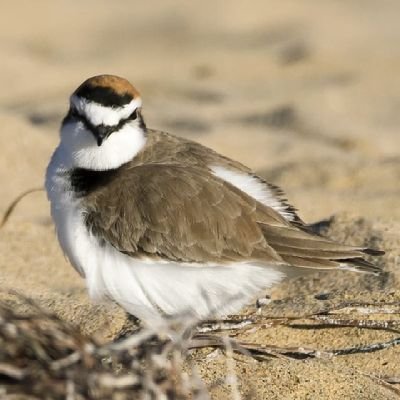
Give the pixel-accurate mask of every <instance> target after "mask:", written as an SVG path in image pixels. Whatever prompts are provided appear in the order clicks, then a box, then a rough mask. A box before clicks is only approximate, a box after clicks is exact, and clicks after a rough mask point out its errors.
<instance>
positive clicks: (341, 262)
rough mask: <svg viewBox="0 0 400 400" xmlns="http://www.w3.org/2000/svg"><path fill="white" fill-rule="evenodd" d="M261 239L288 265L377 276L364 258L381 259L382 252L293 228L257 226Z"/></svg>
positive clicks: (373, 266) (374, 267) (376, 269)
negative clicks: (366, 256)
mask: <svg viewBox="0 0 400 400" xmlns="http://www.w3.org/2000/svg"><path fill="white" fill-rule="evenodd" d="M260 226H261V229H262V231H263V234H264V237H265V239H266V241H267V243H268V245H269V246H271V247H272V248H273V249H274V250H275V251H276V252H277V253H278V254H279V255H280V257H281V258H282V259H283V260H284V261H285V262H286V263H287V264H289V265H292V266H294V267H299V268H308V269H322V270H323V269H325V270H326V269H348V270H355V271H359V272H368V273H373V274H377V273H379V272H380V271H381V269H380V268H379V267H378V266H376V265H374V264H372V263H370V262H369V261H367V260H366V259H365V258H364V256H365V255H372V256H381V255H383V254H385V252H384V251H381V250H377V249H370V248H365V247H354V246H347V245H344V244H340V243H335V242H333V241H332V240H330V239H328V238H325V237H323V236H320V235H316V234H313V233H311V232H308V231H305V230H300V229H298V228H296V227H295V226H284V227H283V226H273V225H267V224H260Z"/></svg>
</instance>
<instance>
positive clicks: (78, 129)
mask: <svg viewBox="0 0 400 400" xmlns="http://www.w3.org/2000/svg"><path fill="white" fill-rule="evenodd" d="M145 144H146V133H145V131H144V130H143V129H142V128H141V126H140V124H139V123H138V121H136V120H135V121H131V122H129V123H126V124H125V125H124V126H123V127H122V128H121V129H119V130H118V131H116V132H113V133H112V134H111V135H110V136H109V137H108V138H107V139H106V140H104V142H103V143H102V145H101V146H98V145H97V142H96V139H95V138H94V136H93V134H92V132H90V131H89V130H88V129H86V128H85V126H84V125H83V123H81V122H72V123H67V124H64V125H63V126H62V128H61V142H60V145H59V147H58V149H57V153H58V157H60V161H61V163H62V164H64V169H67V170H68V169H71V168H85V169H91V170H97V171H102V170H108V169H114V168H118V167H120V166H121V165H122V164H125V163H126V162H128V161H130V160H132V159H133V158H134V157H135V156H136V155H137V154H138V153H139V152H140V151H141V150H142V149H143V147H144V146H145Z"/></svg>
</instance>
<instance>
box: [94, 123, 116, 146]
mask: <svg viewBox="0 0 400 400" xmlns="http://www.w3.org/2000/svg"><path fill="white" fill-rule="evenodd" d="M114 129H115V127H113V126H107V125H99V126H96V127H95V128H94V129H93V134H94V137H95V138H96V140H97V146H101V145H102V143H103V141H104V140H105V139H107V138H108V137H109V136H110V135H111V134H112V133H113V131H114Z"/></svg>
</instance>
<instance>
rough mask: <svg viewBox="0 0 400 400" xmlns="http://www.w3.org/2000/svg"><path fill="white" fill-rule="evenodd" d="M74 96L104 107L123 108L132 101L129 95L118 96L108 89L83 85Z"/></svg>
mask: <svg viewBox="0 0 400 400" xmlns="http://www.w3.org/2000/svg"><path fill="white" fill-rule="evenodd" d="M75 94H76V95H77V96H79V97H84V98H85V99H87V100H89V101H93V102H94V103H98V104H101V105H103V106H106V107H113V108H116V107H123V106H124V105H126V104H128V103H130V102H131V101H132V100H133V96H132V95H131V94H129V93H124V94H118V93H116V92H115V91H114V90H112V89H111V88H109V87H103V86H92V85H83V86H82V87H80V88H79V89H78V90H77V91H76V92H75Z"/></svg>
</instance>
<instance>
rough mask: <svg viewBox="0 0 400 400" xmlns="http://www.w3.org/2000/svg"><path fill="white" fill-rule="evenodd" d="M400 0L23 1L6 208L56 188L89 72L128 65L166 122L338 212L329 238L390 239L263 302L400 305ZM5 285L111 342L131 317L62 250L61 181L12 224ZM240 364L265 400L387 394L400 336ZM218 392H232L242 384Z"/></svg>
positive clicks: (10, 37)
mask: <svg viewBox="0 0 400 400" xmlns="http://www.w3.org/2000/svg"><path fill="white" fill-rule="evenodd" d="M74 4H76V5H74ZM399 13H400V3H399V2H396V1H389V0H388V1H379V2H377V1H372V0H364V1H361V0H351V1H346V2H339V1H327V0H323V1H318V2H317V1H311V0H309V1H307V0H302V1H297V2H294V1H289V0H271V1H268V2H265V1H261V0H259V1H253V2H251V4H250V3H246V2H239V1H233V0H230V1H224V2H222V1H217V2H214V1H210V0H205V1H202V2H201V3H200V2H186V1H171V0H166V1H162V2H161V1H153V0H150V1H146V2H136V1H127V0H124V1H122V0H121V1H119V2H113V3H111V2H106V1H105V0H96V1H94V0H87V1H85V2H80V3H79V4H78V3H74V2H71V1H67V0H61V1H58V2H53V1H50V0H42V1H40V2H36V3H35V5H34V6H33V5H32V3H31V2H28V1H21V0H17V1H15V2H13V3H9V4H7V6H4V7H3V8H2V13H1V16H0V49H1V60H2V62H1V63H0V84H1V87H2V90H1V91H0V118H1V133H0V182H1V186H0V212H1V213H3V212H4V211H5V210H6V207H7V205H8V204H9V203H10V202H11V201H12V200H13V199H14V198H15V197H16V196H18V195H19V194H20V193H21V192H23V191H24V190H27V189H30V188H32V187H42V186H43V180H44V172H45V168H46V165H47V163H48V161H49V158H50V156H51V153H52V151H53V150H54V148H55V146H56V144H57V141H58V127H59V124H60V121H61V119H62V117H63V115H64V114H65V112H66V110H67V107H68V96H69V94H70V93H71V92H72V91H73V90H74V89H75V88H76V87H77V86H78V85H79V84H80V83H81V81H83V80H84V79H86V78H87V77H89V76H92V75H96V74H100V73H112V74H117V75H121V76H124V77H126V78H128V79H129V80H130V81H131V82H133V83H134V84H135V85H136V86H137V88H138V89H139V91H141V93H142V97H143V101H144V106H143V114H144V117H145V120H146V122H147V125H148V126H149V127H152V128H157V129H162V130H166V131H169V132H171V133H175V134H178V135H182V136H185V137H188V138H191V139H194V140H197V141H200V142H201V143H203V144H205V145H207V146H210V147H211V148H213V149H215V150H217V151H219V152H221V153H223V154H225V155H227V156H230V157H232V158H235V159H237V160H239V161H241V162H243V163H244V164H246V165H248V166H250V167H252V168H254V169H255V170H256V171H257V172H258V173H260V174H261V176H263V177H264V178H266V179H267V180H268V181H270V182H272V183H274V184H277V185H279V186H281V187H282V188H283V189H284V191H285V192H286V194H287V197H288V199H289V201H290V202H291V203H292V204H293V205H294V206H295V207H296V208H298V210H299V214H300V216H301V217H302V218H303V219H304V220H305V221H307V222H310V223H315V222H319V221H323V220H325V221H326V222H325V223H324V224H321V226H323V233H324V234H326V235H328V236H329V237H332V238H334V239H337V240H340V241H342V242H346V243H350V244H356V245H369V246H374V247H377V248H381V249H384V250H386V251H387V253H386V255H385V256H384V257H382V258H380V259H377V260H376V261H377V263H378V264H379V265H381V266H382V268H383V270H384V273H383V274H382V275H381V276H379V277H375V276H370V275H365V274H355V273H351V272H343V271H338V272H333V273H325V272H324V273H323V272H319V273H314V274H310V275H307V276H305V277H300V278H294V279H289V280H287V281H285V282H284V283H283V284H281V285H280V286H278V287H276V288H274V289H273V290H272V291H271V292H270V295H271V299H272V301H271V302H270V304H268V305H266V306H264V307H263V308H262V309H261V314H258V315H264V316H275V317H278V316H279V317H280V316H299V315H303V314H307V313H315V312H318V311H323V310H326V309H327V308H329V307H335V306H339V305H341V304H344V303H351V302H355V303H378V304H384V303H395V304H396V303H397V304H400V283H399V282H400V270H399V268H400V266H399V259H400V257H399V255H400V239H399V228H400V207H398V203H399V200H400V185H399V180H400V136H399V132H398V130H399V125H400V112H399V109H400V96H399V93H400V79H399V71H400V47H399V45H398V44H399V42H400V28H399V24H398V15H399ZM0 284H1V287H2V289H4V291H7V290H9V289H12V290H16V291H18V292H21V293H23V294H24V295H25V296H28V297H30V298H32V299H34V300H35V301H36V302H37V303H38V304H40V305H42V306H43V307H44V308H45V309H48V310H49V311H51V312H55V313H56V314H57V315H59V316H60V317H61V318H62V319H65V320H67V321H69V322H71V323H73V324H74V325H76V326H77V327H78V328H79V329H80V330H81V331H82V332H84V333H85V334H96V335H98V336H101V337H103V338H104V340H111V339H113V338H115V337H116V336H118V334H119V333H120V331H121V329H122V327H123V326H124V324H125V322H126V316H125V314H124V312H123V311H122V310H121V309H119V308H118V307H117V306H105V305H95V304H93V303H91V301H90V300H89V299H88V297H87V294H86V290H85V286H84V281H83V280H82V279H81V278H80V277H79V276H78V274H77V273H76V272H75V271H74V270H73V268H72V267H71V266H70V265H69V263H68V261H66V260H65V258H64V256H63V255H62V252H61V250H60V248H59V245H58V243H57V240H56V237H55V233H54V226H53V224H52V221H51V219H50V216H49V204H48V202H47V200H46V196H45V193H44V192H37V193H33V194H31V195H29V196H28V197H27V198H25V199H24V200H22V201H21V203H20V204H19V205H18V206H17V208H16V210H15V212H14V213H13V214H12V215H11V217H10V219H9V221H8V223H7V224H6V225H5V227H4V228H3V229H2V230H1V231H0ZM1 297H2V298H3V300H6V301H7V302H9V303H10V304H12V305H13V306H14V307H15V308H16V309H18V307H21V308H23V305H21V303H19V302H18V301H16V300H15V298H14V297H13V296H11V295H8V294H7V293H6V292H4V293H3V294H1ZM397 308H399V307H397ZM247 312H248V313H250V314H251V313H254V310H252V309H251V308H249V309H248V310H247ZM351 316H352V314H351V315H350V317H351ZM350 317H349V318H350ZM364 317H365V318H372V317H371V316H368V315H365V316H364ZM373 317H374V318H383V316H382V315H378V316H376V315H375V316H373ZM384 317H385V318H387V317H388V316H387V315H386V316H384ZM389 317H390V316H389ZM391 317H392V318H393V319H396V317H397V319H398V318H399V314H397V315H392V316H391ZM236 333H237V336H236V338H237V339H239V340H243V341H247V342H250V343H255V342H256V343H262V344H265V345H275V346H281V347H291V346H293V347H305V348H307V347H310V348H313V349H320V350H331V349H340V348H347V347H350V346H357V345H366V344H370V343H374V342H383V341H387V340H390V339H392V338H394V337H397V336H398V335H399V333H398V332H388V331H382V330H372V329H369V330H367V329H360V328H351V327H346V328H329V329H328V328H326V329H317V328H314V329H305V328H300V327H298V328H290V327H284V326H276V327H269V328H268V327H264V328H257V329H249V330H243V331H240V332H236ZM235 361H236V370H237V376H238V380H239V386H240V390H241V392H242V393H244V394H247V395H248V396H249V397H248V398H255V399H293V400H294V399H338V398H345V399H374V400H377V399H395V398H398V396H399V392H400V386H399V385H389V384H383V383H382V381H381V380H379V379H378V378H380V377H397V378H399V377H400V373H399V365H400V347H391V348H389V349H386V350H381V351H377V352H371V353H364V354H354V355H346V356H337V357H332V358H324V357H322V358H319V359H307V360H287V359H282V358H271V359H269V360H267V361H263V362H257V361H255V360H253V359H252V358H249V357H247V356H237V357H236V358H235ZM225 362H226V359H225V357H224V355H223V354H222V353H221V352H218V351H217V352H213V353H212V352H200V353H199V354H198V355H197V357H196V364H197V365H198V368H199V370H200V372H201V374H202V376H203V377H204V379H205V381H206V382H207V383H209V384H211V383H212V382H213V381H215V379H218V378H220V377H223V376H224V374H225V373H226V367H225ZM396 390H397V392H396ZM211 392H212V395H213V398H215V399H229V398H232V393H231V391H230V388H229V387H228V386H227V385H224V386H217V387H216V388H214V389H212V391H211Z"/></svg>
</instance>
